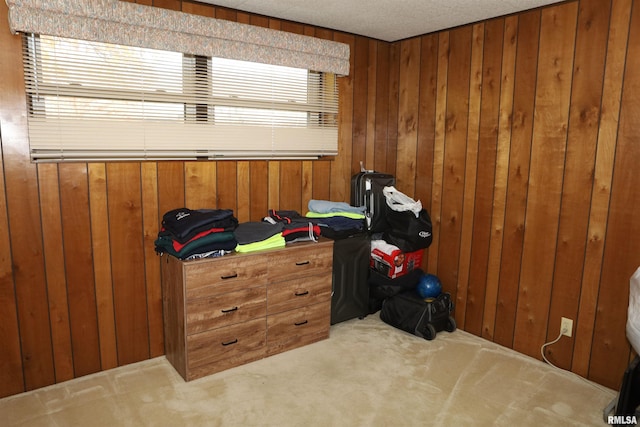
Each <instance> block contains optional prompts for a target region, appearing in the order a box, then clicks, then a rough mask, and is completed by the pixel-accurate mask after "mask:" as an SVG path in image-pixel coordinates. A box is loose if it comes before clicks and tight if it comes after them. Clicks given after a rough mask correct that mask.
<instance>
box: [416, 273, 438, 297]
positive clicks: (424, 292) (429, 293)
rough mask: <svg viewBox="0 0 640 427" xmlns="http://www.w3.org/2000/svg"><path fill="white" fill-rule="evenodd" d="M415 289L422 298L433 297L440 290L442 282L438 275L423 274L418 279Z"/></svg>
mask: <svg viewBox="0 0 640 427" xmlns="http://www.w3.org/2000/svg"><path fill="white" fill-rule="evenodd" d="M417 290H418V294H419V295H420V296H421V297H422V298H435V297H437V296H438V295H440V293H441V292H442V284H441V283H440V279H438V276H436V275H434V274H423V275H422V276H421V277H420V280H419V281H418V286H417Z"/></svg>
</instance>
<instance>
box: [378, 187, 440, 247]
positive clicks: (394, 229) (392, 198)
mask: <svg viewBox="0 0 640 427" xmlns="http://www.w3.org/2000/svg"><path fill="white" fill-rule="evenodd" d="M383 192H384V195H385V198H386V201H387V206H386V211H385V215H386V217H387V223H388V224H389V228H388V229H387V230H386V231H385V232H384V234H383V236H382V238H383V239H384V240H385V241H386V242H387V243H390V244H392V245H394V246H397V247H398V248H399V249H400V250H402V251H404V252H414V251H417V250H419V249H425V248H428V247H429V246H430V245H431V241H432V240H433V235H432V234H431V230H432V226H431V217H430V216H429V213H428V212H427V211H426V210H425V209H423V208H422V203H420V201H417V202H416V201H415V200H413V199H412V198H410V197H409V196H407V195H405V194H403V193H401V192H399V191H398V190H396V189H395V188H394V187H385V188H384V190H383Z"/></svg>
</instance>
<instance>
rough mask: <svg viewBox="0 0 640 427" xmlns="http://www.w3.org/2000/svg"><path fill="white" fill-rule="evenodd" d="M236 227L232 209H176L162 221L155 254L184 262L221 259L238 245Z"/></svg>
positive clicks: (236, 221) (168, 213) (165, 215)
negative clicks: (213, 258) (167, 255)
mask: <svg viewBox="0 0 640 427" xmlns="http://www.w3.org/2000/svg"><path fill="white" fill-rule="evenodd" d="M237 227H238V220H237V219H236V217H235V216H234V215H233V211H232V210H230V209H197V210H191V209H187V208H180V209H174V210H171V211H169V212H167V213H165V214H164V215H163V217H162V228H161V230H160V231H159V232H158V238H157V240H156V241H155V250H156V252H157V253H159V254H164V253H168V254H170V255H173V256H175V257H176V258H180V259H182V260H189V259H197V258H207V257H214V256H221V255H224V254H226V253H229V252H231V251H233V250H234V249H235V248H236V246H237V245H238V242H237V241H236V238H235V234H234V231H235V229H236V228H237Z"/></svg>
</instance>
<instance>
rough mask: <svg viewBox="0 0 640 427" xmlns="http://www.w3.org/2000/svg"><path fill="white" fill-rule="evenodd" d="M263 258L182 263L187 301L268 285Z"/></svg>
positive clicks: (236, 258)
mask: <svg viewBox="0 0 640 427" xmlns="http://www.w3.org/2000/svg"><path fill="white" fill-rule="evenodd" d="M267 274H268V268H267V259H266V257H257V256H243V255H237V256H235V255H226V256H222V257H220V258H216V259H209V260H206V261H205V260H202V261H195V262H193V261H192V262H187V263H184V275H185V288H186V296H187V299H192V298H201V297H207V296H210V295H212V294H213V293H216V294H221V293H225V292H230V291H234V290H236V289H240V288H247V287H255V286H260V285H265V284H266V283H267Z"/></svg>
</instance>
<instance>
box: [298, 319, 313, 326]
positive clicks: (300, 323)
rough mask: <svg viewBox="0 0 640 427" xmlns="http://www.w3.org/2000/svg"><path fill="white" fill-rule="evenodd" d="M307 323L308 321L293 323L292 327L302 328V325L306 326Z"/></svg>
mask: <svg viewBox="0 0 640 427" xmlns="http://www.w3.org/2000/svg"><path fill="white" fill-rule="evenodd" d="M307 323H309V321H308V320H305V321H304V322H298V323H294V325H296V326H302V325H306V324H307Z"/></svg>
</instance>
